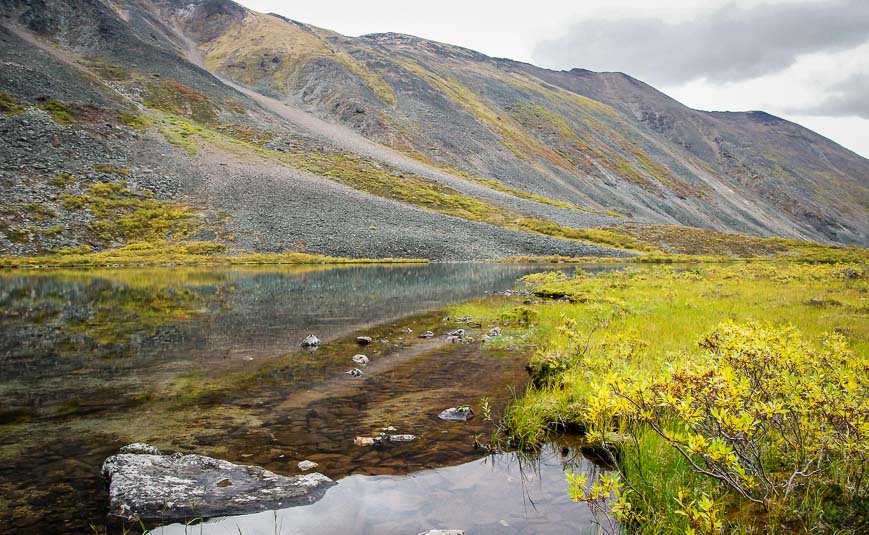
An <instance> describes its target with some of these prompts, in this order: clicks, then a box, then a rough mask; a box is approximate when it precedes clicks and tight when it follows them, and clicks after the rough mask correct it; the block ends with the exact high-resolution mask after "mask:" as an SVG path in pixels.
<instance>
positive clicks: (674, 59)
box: [534, 0, 869, 85]
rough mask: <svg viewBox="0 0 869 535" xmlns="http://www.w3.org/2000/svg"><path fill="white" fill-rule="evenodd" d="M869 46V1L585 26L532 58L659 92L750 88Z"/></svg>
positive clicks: (545, 46)
mask: <svg viewBox="0 0 869 535" xmlns="http://www.w3.org/2000/svg"><path fill="white" fill-rule="evenodd" d="M867 40H869V1H867V0H835V1H826V2H810V3H788V4H772V5H765V6H759V7H756V8H753V9H742V8H738V7H735V6H726V7H724V8H721V9H719V10H717V11H715V12H713V13H710V14H708V15H704V16H701V17H699V18H696V19H694V20H691V21H688V22H685V23H679V24H669V23H666V22H664V21H661V20H658V19H652V18H648V19H621V20H586V21H582V22H579V23H577V24H574V25H572V26H571V27H570V28H569V29H568V31H567V33H566V34H564V35H563V36H561V37H558V38H555V39H552V40H547V41H543V42H541V43H539V44H538V45H537V46H536V47H535V51H534V57H535V60H536V61H537V62H539V63H543V64H547V65H552V66H557V67H559V68H572V67H582V68H587V69H592V70H608V71H612V70H618V71H623V72H626V73H628V74H630V75H633V76H636V77H638V78H641V79H644V80H647V81H649V82H652V83H656V84H663V85H671V84H672V85H675V84H680V83H684V82H688V81H690V80H694V79H698V78H707V79H708V80H710V81H712V82H731V81H739V80H748V79H751V78H756V77H758V76H762V75H765V74H770V73H775V72H778V71H781V70H783V69H785V68H787V67H788V66H789V65H791V64H792V63H793V62H794V61H795V60H796V58H797V56H799V55H801V54H806V53H811V52H820V51H835V50H844V49H848V48H852V47H855V46H858V45H860V44H862V43H864V42H866V41H867Z"/></svg>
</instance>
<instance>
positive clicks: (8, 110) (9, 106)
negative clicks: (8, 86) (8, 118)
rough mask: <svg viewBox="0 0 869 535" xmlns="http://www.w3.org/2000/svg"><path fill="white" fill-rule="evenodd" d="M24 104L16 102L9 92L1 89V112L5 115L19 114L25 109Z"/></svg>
mask: <svg viewBox="0 0 869 535" xmlns="http://www.w3.org/2000/svg"><path fill="white" fill-rule="evenodd" d="M24 109H25V108H24V106H22V105H20V104H18V103H17V102H15V99H13V98H12V97H11V96H10V95H9V93H7V92H5V91H0V113H2V114H4V115H17V114H19V113H21V112H23V111H24Z"/></svg>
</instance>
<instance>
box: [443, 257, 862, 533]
mask: <svg viewBox="0 0 869 535" xmlns="http://www.w3.org/2000/svg"><path fill="white" fill-rule="evenodd" d="M864 260H865V256H864ZM526 281H527V284H528V285H529V286H530V288H531V289H532V290H533V291H534V292H535V293H536V294H537V295H538V296H540V297H542V298H544V299H546V298H558V299H564V300H563V301H562V300H558V301H554V300H544V301H543V302H542V304H540V305H529V306H524V307H519V309H521V310H522V314H523V317H524V318H526V320H527V321H526V324H525V325H519V323H518V322H517V321H516V320H515V319H512V320H511V319H510V317H511V315H513V317H514V318H515V314H516V311H517V310H518V309H517V307H516V305H515V304H514V303H510V302H506V303H505V302H504V301H503V300H500V299H492V300H488V301H481V302H477V303H474V304H470V305H462V306H460V307H457V308H456V309H455V310H453V311H451V314H454V315H465V314H471V315H472V316H473V317H474V318H475V319H476V320H478V321H482V322H488V321H498V322H501V323H502V324H503V323H508V325H507V326H505V332H509V333H510V334H511V335H513V336H521V334H522V333H523V332H524V333H527V334H529V335H530V338H528V339H527V340H528V343H529V344H530V348H529V353H530V355H531V357H530V363H529V364H530V369H531V370H532V376H533V378H534V382H533V384H532V386H531V387H529V389H528V391H527V392H525V394H524V396H522V397H521V398H518V399H517V400H516V401H515V402H514V403H512V404H511V406H510V407H509V408H508V411H507V413H506V416H505V418H504V421H503V422H502V425H503V432H504V438H505V439H506V438H509V439H511V441H512V443H515V444H520V445H523V446H533V445H536V444H540V443H541V442H543V441H545V440H547V438H548V437H550V436H551V433H553V432H556V431H560V430H564V429H572V430H584V431H588V432H590V433H592V435H591V436H590V438H591V437H594V436H596V435H595V434H594V433H599V432H603V431H607V432H609V431H617V432H619V433H629V434H630V435H632V436H634V437H636V440H637V442H630V443H628V445H626V446H622V447H621V448H620V453H619V464H620V472H621V474H622V477H623V478H626V481H628V482H629V483H630V485H631V487H632V488H633V489H634V490H633V491H631V495H632V497H631V498H630V499H631V500H632V506H633V507H634V508H635V510H636V511H638V512H640V513H642V515H643V516H644V519H643V520H642V522H641V524H640V525H638V526H634V528H635V529H631V531H634V530H636V531H640V532H665V533H670V532H677V531H680V530H684V529H686V528H687V527H688V526H687V524H686V522H687V520H686V517H685V516H683V515H680V514H677V512H676V511H677V509H678V508H677V507H676V505H675V504H676V497H677V494H678V490H679V489H680V488H682V489H687V491H688V492H689V494H690V495H691V496H693V497H699V496H701V495H703V494H706V495H708V496H710V497H711V499H713V500H714V501H715V503H716V506H715V507H716V508H719V507H720V508H721V509H722V510H723V511H724V513H725V522H726V523H727V526H728V528H727V529H734V530H739V529H749V528H751V527H752V526H753V527H754V528H755V529H758V528H760V529H766V528H767V527H769V526H780V527H782V526H787V529H798V530H799V529H804V528H805V527H806V526H808V527H811V526H812V525H816V526H826V529H830V530H835V529H841V530H843V531H844V532H854V528H853V526H854V525H855V524H854V522H858V524H857V525H859V522H860V520H859V518H860V517H859V512H856V511H857V509H855V507H857V505H858V504H857V502H858V501H859V500H860V496H863V498H862V499H865V497H866V495H865V492H866V487H865V485H864V486H863V490H862V491H859V492H862V493H863V494H858V495H855V494H854V492H858V491H855V490H854V487H853V486H854V484H855V483H854V479H853V474H854V473H855V472H854V470H859V462H857V467H856V468H855V465H854V463H853V462H852V461H853V459H848V458H844V459H843V458H840V457H835V456H833V457H831V458H830V460H829V461H828V462H826V463H825V471H824V475H823V477H821V476H819V477H818V479H817V481H818V483H817V484H814V485H811V486H809V487H806V488H805V489H801V490H800V491H799V492H798V493H796V494H794V495H793V496H792V497H791V498H789V499H784V498H782V499H780V500H778V501H776V502H775V503H772V502H770V504H769V507H770V508H771V509H770V510H763V508H762V507H760V506H758V505H757V504H753V503H751V502H748V501H747V500H746V499H744V498H742V497H741V496H740V495H738V494H737V493H735V492H733V491H731V490H730V489H729V487H727V486H725V485H723V484H720V483H718V482H716V481H714V480H710V479H709V478H707V477H705V476H701V475H699V474H698V473H696V472H695V471H693V470H691V469H690V466H689V465H688V464H687V462H685V460H684V459H682V458H680V456H679V455H677V453H676V451H675V450H674V448H673V447H672V446H671V444H670V442H668V441H667V440H664V439H662V438H661V437H660V436H658V435H657V434H655V433H653V432H652V431H651V428H650V427H649V426H648V425H647V424H644V423H643V422H644V420H642V419H637V417H636V416H629V414H630V413H629V412H625V415H624V416H619V417H613V416H609V417H606V418H604V417H602V416H600V415H601V414H603V415H606V414H619V412H618V410H617V409H616V407H621V409H619V410H622V411H626V410H627V409H625V408H624V407H623V406H622V405H620V403H621V402H620V398H619V396H618V395H617V392H618V388H622V389H624V388H628V387H631V388H633V387H637V388H639V387H640V386H642V385H645V384H647V383H648V382H650V381H655V380H661V379H662V378H664V377H668V375H667V374H668V373H670V371H669V370H671V369H673V367H674V366H675V367H679V366H686V365H689V363H692V362H698V363H703V362H706V359H709V358H711V357H709V353H708V352H707V351H706V350H705V349H704V348H703V347H701V346H700V345H698V344H697V342H698V341H700V340H703V339H704V336H706V335H707V334H708V333H709V332H710V331H712V330H713V329H716V328H718V329H721V328H722V327H720V325H725V326H726V325H730V323H729V322H736V323H737V324H744V323H745V322H750V321H752V320H761V321H763V322H764V323H763V325H769V328H768V331H765V332H772V333H777V332H779V330H783V331H782V332H786V331H785V330H786V329H787V328H788V327H789V326H793V327H794V328H795V329H796V331H795V332H799V333H801V335H802V338H803V339H804V340H806V344H807V345H806V346H805V347H807V348H811V349H804V348H803V347H804V346H801V345H799V344H798V343H797V342H796V341H795V340H796V338H795V336H796V335H795V334H794V335H788V336H790V338H787V340H789V341H788V342H787V344H789V345H787V347H788V349H786V350H784V349H783V350H781V351H793V352H794V353H793V355H802V357H800V358H803V359H804V360H805V361H806V362H808V363H811V362H813V360H812V359H814V358H818V357H813V356H811V353H810V352H812V351H820V349H821V346H822V343H823V340H824V337H825V336H827V335H828V334H829V333H832V332H836V333H839V334H840V335H842V336H844V337H845V342H844V343H845V346H844V348H845V349H844V351H847V352H848V354H850V355H852V356H851V357H849V358H846V361H847V362H850V364H849V366H857V367H858V368H859V367H860V366H866V365H869V364H867V360H869V321H867V320H866V318H867V314H869V307H867V305H866V304H865V295H866V294H867V293H869V276H867V272H866V268H865V264H855V263H851V264H842V263H833V264H831V263H827V264H810V263H794V262H787V261H781V260H779V261H765V262H751V263H746V262H738V263H733V262H731V263H728V264H714V265H712V264H701V265H699V266H698V265H694V266H688V267H684V268H683V267H679V266H676V267H669V266H631V267H628V268H626V269H625V270H623V271H616V272H611V273H601V274H598V275H595V276H591V275H587V274H585V273H583V272H579V273H578V275H576V276H575V277H565V276H563V275H560V274H555V273H552V274H538V275H531V276H528V277H526ZM716 326H719V327H716ZM724 328H725V329H731V328H730V327H724ZM508 330H509V331H508ZM751 332H754V331H751ZM758 336H761V335H758ZM776 336H778V335H776ZM741 343H743V344H746V343H749V344H750V343H755V344H756V343H758V340H757V339H755V340H753V341H751V340H747V341H745V342H741ZM794 344H796V345H794ZM737 347H740V346H737ZM770 347H778V346H775V345H774V344H773V345H772V346H770ZM775 351H779V350H778V349H775ZM860 363H863V364H860ZM713 369H714V370H718V369H719V368H713ZM864 369H865V368H864ZM839 372H840V373H845V375H844V377H846V378H847V377H851V378H853V379H856V378H858V377H859V376H860V375H859V374H858V375H856V376H855V375H848V374H849V373H852V372H848V371H843V370H842V369H841V368H839ZM800 377H810V374H808V373H803V374H801V375H800ZM862 379H863V380H864V381H865V379H866V377H865V371H864V372H863V377H862ZM807 380H808V379H807ZM665 384H667V383H665ZM808 384H810V385H811V384H815V385H818V384H820V383H811V382H809V383H808ZM625 385H627V386H625ZM631 385H633V386H631ZM864 388H867V387H866V386H864ZM794 395H795V394H794ZM864 396H869V392H864ZM797 397H798V396H797ZM786 399H791V398H786ZM794 399H796V398H794ZM865 399H869V398H864V401H863V403H864V409H865V410H867V411H869V407H866V405H865V403H866V401H865ZM607 411H610V412H607ZM851 412H853V411H851ZM665 414H666V413H665ZM849 414H850V413H849ZM856 414H859V411H858V412H857V413H855V417H856ZM632 418H633V419H632ZM632 422H633V423H632ZM673 422H674V423H673V425H674V426H676V428H678V426H679V425H682V424H679V423H678V419H674V420H673ZM857 425H858V426H860V425H869V424H866V423H865V421H864V422H863V423H862V424H861V423H858V424H857ZM860 437H862V438H860ZM855 440H857V444H862V445H861V446H859V447H862V448H864V450H863V451H869V438H867V436H866V435H860V436H858V437H856V438H855ZM770 451H771V452H772V454H771V455H772V457H771V458H770V459H769V462H770V467H772V466H773V465H776V463H786V462H787V460H786V459H784V458H777V457H775V452H776V451H778V447H771V450H770ZM831 455H833V454H832V453H831ZM862 462H863V463H864V465H865V462H866V461H865V459H864V461H862ZM864 467H865V466H864ZM770 469H771V470H775V469H774V468H770ZM848 474H851V476H848ZM848 477H851V478H852V479H848ZM842 478H845V479H842ZM840 481H841V482H840ZM849 485H850V486H849ZM840 486H841V488H842V489H850V490H845V491H844V492H845V494H844V495H843V497H842V498H841V499H838V498H837V500H839V501H837V502H836V503H837V504H838V507H840V511H839V512H838V513H837V514H838V517H837V518H838V520H835V522H838V523H837V524H835V525H834V524H830V523H829V522H834V520H832V519H830V518H827V517H826V516H825V515H829V514H830V512H829V511H826V510H824V509H823V507H824V506H822V505H818V501H819V500H820V502H824V497H825V496H827V497H829V496H831V494H830V493H836V492H839V491H838V490H836V489H837V488H839V487H840ZM812 504H814V505H812ZM686 507H687V505H686ZM758 508H760V513H758ZM858 509H859V508H858ZM855 515H856V516H855ZM849 526H851V527H849ZM770 529H773V528H770ZM781 529H784V527H782V528H781ZM857 531H859V529H857Z"/></svg>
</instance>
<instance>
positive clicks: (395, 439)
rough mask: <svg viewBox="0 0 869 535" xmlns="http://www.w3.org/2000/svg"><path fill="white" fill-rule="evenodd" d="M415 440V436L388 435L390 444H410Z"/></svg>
mask: <svg viewBox="0 0 869 535" xmlns="http://www.w3.org/2000/svg"><path fill="white" fill-rule="evenodd" d="M413 440H416V436H415V435H389V441H390V442H411V441H413Z"/></svg>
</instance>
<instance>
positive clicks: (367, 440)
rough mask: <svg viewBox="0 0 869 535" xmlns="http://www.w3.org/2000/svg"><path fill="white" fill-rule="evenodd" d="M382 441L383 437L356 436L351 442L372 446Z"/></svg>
mask: <svg viewBox="0 0 869 535" xmlns="http://www.w3.org/2000/svg"><path fill="white" fill-rule="evenodd" d="M381 442H383V437H382V436H380V437H356V438H355V439H354V440H353V443H354V444H356V445H357V446H373V445H375V444H380V443H381Z"/></svg>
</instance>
